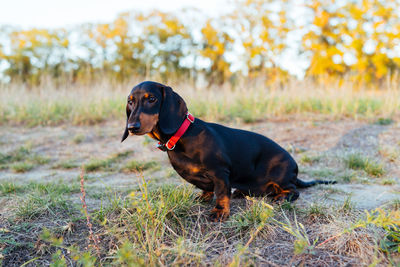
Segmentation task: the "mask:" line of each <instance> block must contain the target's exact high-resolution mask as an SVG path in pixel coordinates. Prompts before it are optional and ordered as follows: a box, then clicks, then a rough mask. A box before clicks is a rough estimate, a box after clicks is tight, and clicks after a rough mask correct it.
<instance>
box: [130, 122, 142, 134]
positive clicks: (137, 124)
mask: <svg viewBox="0 0 400 267" xmlns="http://www.w3.org/2000/svg"><path fill="white" fill-rule="evenodd" d="M139 129H140V122H135V123H128V130H129V131H133V132H136V131H137V130H139Z"/></svg>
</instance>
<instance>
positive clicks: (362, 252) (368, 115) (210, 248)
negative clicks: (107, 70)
mask: <svg viewBox="0 0 400 267" xmlns="http://www.w3.org/2000/svg"><path fill="white" fill-rule="evenodd" d="M310 85H311V84H310ZM171 86H172V87H173V88H175V89H176V90H177V91H178V92H179V93H180V94H181V95H183V96H184V99H185V100H186V102H187V103H188V105H189V107H190V111H191V112H192V113H193V114H194V115H195V116H198V117H201V118H204V119H207V120H212V121H218V122H222V123H224V124H228V125H230V126H234V127H238V128H243V129H247V130H252V131H255V132H258V133H261V134H263V135H266V136H268V137H270V138H272V139H273V140H276V141H277V142H278V143H279V144H281V145H282V146H283V147H285V148H286V149H287V150H288V151H289V152H290V153H291V154H292V155H293V157H294V158H295V159H296V161H297V162H298V164H299V168H300V177H301V178H302V179H304V180H310V179H329V180H336V181H337V182H338V184H336V185H330V186H317V187H314V188H309V189H306V190H302V191H301V195H300V198H299V199H298V200H297V201H296V202H295V203H272V202H271V200H270V199H268V198H248V199H234V200H232V210H231V217H230V218H229V219H228V220H227V221H226V222H224V223H214V222H211V221H210V220H209V218H208V216H209V211H210V210H211V209H212V207H213V205H215V200H213V201H212V202H211V203H201V202H199V201H198V200H196V196H197V195H198V194H199V193H200V191H199V190H197V189H195V188H194V187H192V186H191V185H189V184H187V183H186V182H184V180H183V179H181V178H180V177H178V175H177V174H176V173H175V171H174V170H173V169H172V167H171V166H170V164H169V162H168V158H167V156H166V154H165V153H162V152H160V151H158V150H157V149H156V148H155V142H154V141H152V140H151V139H150V138H148V137H129V138H128V139H127V141H125V142H124V143H123V144H121V143H120V137H121V135H122V132H123V129H124V121H125V118H124V116H125V114H124V102H125V97H126V95H127V94H128V92H129V90H130V87H132V86H130V85H129V86H128V85H119V86H112V85H109V84H99V85H98V86H91V87H79V88H78V87H73V86H72V87H70V88H60V89H57V90H56V89H51V88H50V89H49V88H43V89H42V90H39V89H36V88H32V89H27V88H25V89H24V88H22V87H16V86H15V87H9V88H2V89H1V90H0V97H1V98H0V99H1V100H0V101H1V102H0V103H1V104H0V113H1V114H2V116H1V123H2V125H1V127H0V261H1V263H2V265H4V266H21V265H24V266H48V265H51V266H99V265H102V266H121V265H122V266H182V265H185V266H210V265H212V266H264V265H265V266H293V265H296V266H298V265H307V266H349V265H350V266H367V265H370V266H398V264H400V254H399V252H400V248H399V244H400V194H399V192H400V187H399V182H400V152H399V151H400V122H399V110H400V109H399V107H400V98H399V94H400V93H399V91H394V90H375V91H368V92H364V91H354V90H349V89H348V88H349V87H347V88H346V86H345V85H344V86H343V87H341V88H339V89H337V88H332V90H323V89H322V88H313V87H310V86H308V85H307V83H306V82H302V83H299V84H295V83H294V84H292V85H290V87H288V88H287V89H285V90H282V89H270V90H266V89H262V87H260V86H256V87H254V88H252V89H251V90H249V89H248V88H245V87H240V88H235V89H234V90H233V91H232V88H226V87H221V88H220V90H219V91H216V88H212V89H208V90H206V89H197V90H192V89H191V87H190V86H189V85H187V84H186V85H185V84H176V85H174V84H171ZM111 88H112V89H111ZM296 88H297V89H296ZM333 89H335V90H333ZM336 89H337V90H336ZM21 126H26V127H21ZM82 170H83V172H84V176H83V181H84V192H85V199H84V200H85V201H84V203H85V205H84V206H85V207H83V206H82V200H81V197H82V187H81V182H82V175H81V173H82ZM88 218H89V220H90V223H88V221H87V220H88Z"/></svg>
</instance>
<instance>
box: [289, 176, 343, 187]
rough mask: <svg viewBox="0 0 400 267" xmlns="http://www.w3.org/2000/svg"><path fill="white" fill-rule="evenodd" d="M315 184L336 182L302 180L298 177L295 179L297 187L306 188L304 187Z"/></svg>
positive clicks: (334, 182)
mask: <svg viewBox="0 0 400 267" xmlns="http://www.w3.org/2000/svg"><path fill="white" fill-rule="evenodd" d="M317 184H336V181H322V180H314V181H309V182H304V181H302V180H300V179H299V178H297V180H296V186H297V187H298V188H306V187H310V186H314V185H317Z"/></svg>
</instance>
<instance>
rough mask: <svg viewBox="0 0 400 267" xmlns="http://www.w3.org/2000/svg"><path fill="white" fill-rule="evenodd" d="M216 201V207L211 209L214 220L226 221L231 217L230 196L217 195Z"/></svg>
mask: <svg viewBox="0 0 400 267" xmlns="http://www.w3.org/2000/svg"><path fill="white" fill-rule="evenodd" d="M216 202H217V203H216V206H215V208H214V209H213V210H212V211H211V213H212V216H213V218H214V221H215V222H217V221H224V220H226V219H227V218H228V217H229V213H230V198H229V197H228V196H223V197H220V198H218V197H217V201H216Z"/></svg>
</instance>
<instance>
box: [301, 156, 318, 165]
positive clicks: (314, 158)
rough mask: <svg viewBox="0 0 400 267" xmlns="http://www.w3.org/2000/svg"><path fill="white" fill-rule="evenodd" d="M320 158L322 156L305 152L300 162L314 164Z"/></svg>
mask: <svg viewBox="0 0 400 267" xmlns="http://www.w3.org/2000/svg"><path fill="white" fill-rule="evenodd" d="M320 160H321V156H317V155H308V154H303V155H302V156H301V158H300V162H301V163H304V164H313V163H317V162H319V161H320Z"/></svg>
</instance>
